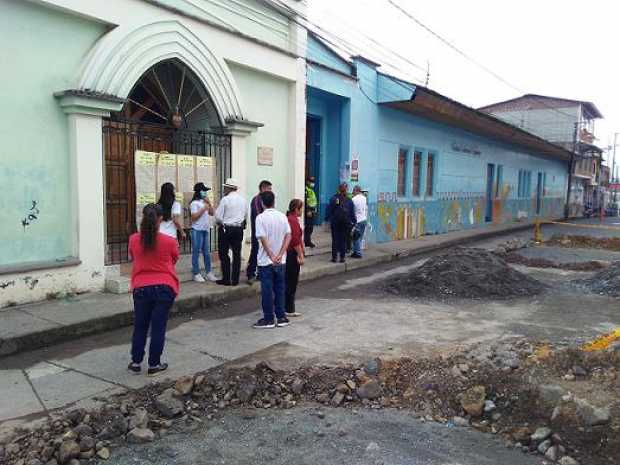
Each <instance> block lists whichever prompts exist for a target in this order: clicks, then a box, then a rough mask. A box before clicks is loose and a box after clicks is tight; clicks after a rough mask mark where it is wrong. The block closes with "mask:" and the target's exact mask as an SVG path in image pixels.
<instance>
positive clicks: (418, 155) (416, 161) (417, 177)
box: [411, 150, 422, 197]
mask: <svg viewBox="0 0 620 465" xmlns="http://www.w3.org/2000/svg"><path fill="white" fill-rule="evenodd" d="M421 181H422V152H420V151H418V150H416V151H415V152H414V153H413V173H412V176H411V195H413V196H414V197H420V193H421V190H420V187H421V186H420V184H421Z"/></svg>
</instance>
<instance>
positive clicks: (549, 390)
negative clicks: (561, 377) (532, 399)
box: [538, 384, 566, 410]
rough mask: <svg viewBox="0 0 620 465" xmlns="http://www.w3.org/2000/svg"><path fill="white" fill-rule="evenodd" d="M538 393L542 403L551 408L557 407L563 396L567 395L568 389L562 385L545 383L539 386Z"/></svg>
mask: <svg viewBox="0 0 620 465" xmlns="http://www.w3.org/2000/svg"><path fill="white" fill-rule="evenodd" d="M538 395H539V397H540V400H541V401H542V403H543V404H544V405H545V406H547V407H548V408H549V409H550V410H551V409H553V408H555V407H556V405H558V403H559V402H560V401H561V400H562V397H563V396H564V395H566V390H565V389H564V388H563V387H562V386H558V385H556V384H543V385H541V386H538Z"/></svg>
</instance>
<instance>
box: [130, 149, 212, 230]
mask: <svg viewBox="0 0 620 465" xmlns="http://www.w3.org/2000/svg"><path fill="white" fill-rule="evenodd" d="M135 166H136V169H135V176H136V223H137V226H138V227H139V225H140V221H141V220H142V209H143V208H144V206H145V205H147V204H149V203H155V202H156V201H157V198H158V196H159V192H160V189H161V185H162V184H164V183H165V182H171V183H172V184H174V187H175V189H176V194H175V197H176V201H177V202H179V203H180V204H181V207H182V209H183V226H184V227H185V228H189V227H190V226H191V219H190V218H191V216H190V212H189V204H190V203H191V201H192V197H193V195H194V184H196V183H198V182H203V183H205V184H206V185H207V186H208V187H211V189H212V190H210V191H209V199H210V200H211V202H213V200H214V198H218V194H219V185H220V182H219V180H218V179H217V169H216V162H215V158H213V157H200V156H194V155H177V154H172V153H155V152H145V151H143V150H136V153H135Z"/></svg>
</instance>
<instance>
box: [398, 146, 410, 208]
mask: <svg viewBox="0 0 620 465" xmlns="http://www.w3.org/2000/svg"><path fill="white" fill-rule="evenodd" d="M406 178H407V150H405V149H400V150H399V151H398V177H397V183H396V194H397V195H398V196H399V197H405V195H407V194H406V188H405V186H406Z"/></svg>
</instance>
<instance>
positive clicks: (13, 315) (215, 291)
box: [0, 223, 532, 356]
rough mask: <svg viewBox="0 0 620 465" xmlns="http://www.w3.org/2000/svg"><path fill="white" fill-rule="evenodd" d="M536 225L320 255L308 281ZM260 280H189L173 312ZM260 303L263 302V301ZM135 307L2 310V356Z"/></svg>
mask: <svg viewBox="0 0 620 465" xmlns="http://www.w3.org/2000/svg"><path fill="white" fill-rule="evenodd" d="M531 227H532V225H531V224H530V223H519V224H513V225H509V226H505V225H504V226H488V227H485V228H484V229H472V230H464V231H457V232H452V233H447V234H441V235H434V236H423V237H421V238H419V239H413V240H405V241H394V242H388V243H383V244H377V245H374V246H371V247H370V248H369V249H368V250H367V251H366V252H365V256H364V258H363V259H361V260H348V261H347V263H345V264H340V263H337V264H334V263H331V262H330V261H329V259H330V256H329V254H327V255H318V256H315V257H311V258H309V259H308V260H307V262H306V265H305V266H304V267H303V269H302V274H301V277H300V279H301V280H302V281H307V280H313V279H317V278H322V277H325V276H329V275H338V274H342V273H346V272H348V271H352V270H356V269H359V268H363V267H369V266H373V265H376V264H379V263H385V262H389V261H392V260H396V259H399V258H403V257H409V256H414V255H419V254H424V253H428V252H433V251H436V250H440V249H443V248H448V247H451V246H455V245H461V244H466V243H470V242H474V241H477V240H482V239H487V238H489V237H494V236H500V235H503V234H507V233H511V232H516V231H519V230H524V229H526V228H531ZM259 292H260V287H259V285H258V284H254V285H253V286H248V285H246V284H245V283H244V284H240V285H239V286H236V287H220V286H217V285H214V284H201V283H194V282H190V283H183V285H182V289H181V293H180V295H179V297H178V299H177V301H176V302H175V305H174V308H173V310H172V313H173V314H189V313H192V312H195V311H198V310H203V309H209V308H214V307H215V306H218V305H219V304H222V303H224V302H228V301H233V300H237V299H241V298H244V297H248V296H251V295H257V294H258V293H259ZM257 305H258V304H257ZM132 317H133V305H132V300H131V295H130V294H121V295H115V294H106V293H94V294H84V295H80V296H75V297H68V298H65V299H61V300H55V301H45V302H40V303H35V304H29V305H22V306H18V307H12V308H7V309H3V310H0V319H1V321H2V325H0V356H6V355H10V354H15V353H18V352H23V351H30V350H34V349H38V348H41V347H46V346H49V345H52V344H56V343H59V342H63V341H66V340H73V339H76V338H79V337H83V336H87V335H92V334H97V333H101V332H104V331H109V330H112V329H116V328H121V327H124V326H129V325H131V324H132Z"/></svg>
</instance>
